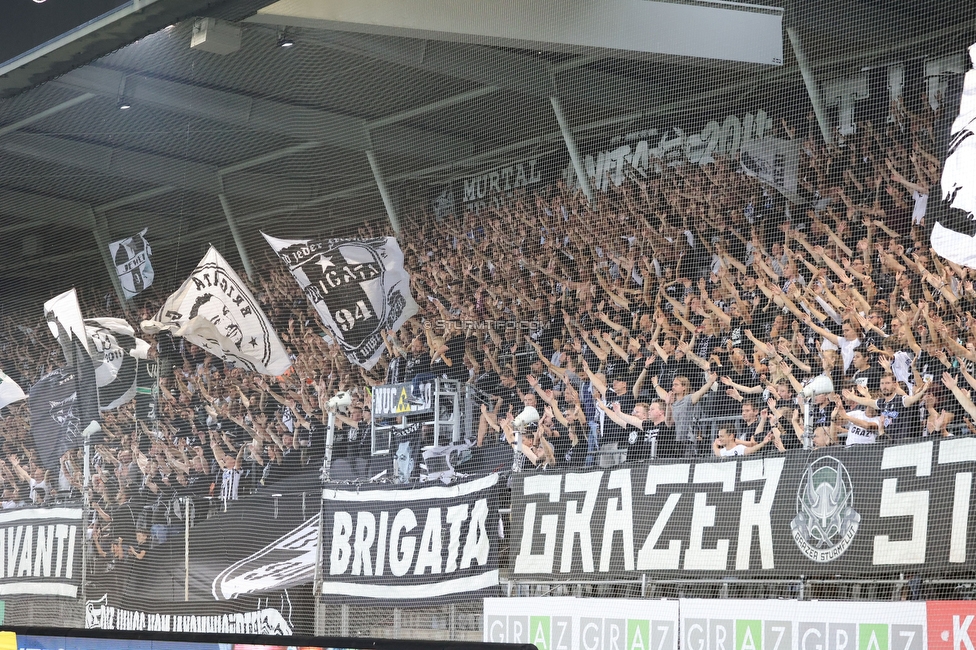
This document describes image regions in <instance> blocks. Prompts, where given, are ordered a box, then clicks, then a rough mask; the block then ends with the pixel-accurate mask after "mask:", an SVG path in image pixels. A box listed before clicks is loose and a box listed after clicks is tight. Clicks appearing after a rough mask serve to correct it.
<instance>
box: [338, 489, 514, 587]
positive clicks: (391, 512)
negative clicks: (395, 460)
mask: <svg viewBox="0 0 976 650" xmlns="http://www.w3.org/2000/svg"><path fill="white" fill-rule="evenodd" d="M497 486H498V474H491V475H489V476H486V477H483V478H480V479H477V480H474V481H469V482H467V483H456V484H454V485H450V486H445V485H431V486H429V487H415V486H410V487H404V488H401V489H358V488H357V489H353V490H340V489H331V488H329V489H326V490H325V491H324V492H323V496H322V517H323V524H322V549H323V550H322V555H323V557H322V567H323V568H322V579H323V582H322V598H323V600H327V601H337V602H350V601H354V600H358V601H368V602H370V603H378V602H386V603H393V604H429V603H432V602H437V601H451V602H456V601H458V600H464V599H475V598H480V597H483V596H490V595H493V594H495V593H497V590H498V495H497Z"/></svg>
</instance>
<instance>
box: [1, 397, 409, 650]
mask: <svg viewBox="0 0 976 650" xmlns="http://www.w3.org/2000/svg"><path fill="white" fill-rule="evenodd" d="M393 412H394V413H409V412H410V402H409V400H407V389H406V388H401V389H400V399H398V400H397V405H396V408H395V409H393ZM0 650H2V648H0Z"/></svg>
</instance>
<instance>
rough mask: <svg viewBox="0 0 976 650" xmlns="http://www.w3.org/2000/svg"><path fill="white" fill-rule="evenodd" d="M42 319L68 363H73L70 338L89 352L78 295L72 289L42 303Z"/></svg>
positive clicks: (72, 349)
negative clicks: (74, 339)
mask: <svg viewBox="0 0 976 650" xmlns="http://www.w3.org/2000/svg"><path fill="white" fill-rule="evenodd" d="M44 317H45V318H47V326H48V327H49V328H50V329H51V334H53V335H54V338H55V339H57V341H58V343H60V344H61V350H62V351H63V352H64V358H65V359H67V361H68V363H74V345H73V343H72V340H71V339H72V337H74V338H76V339H78V341H79V342H80V343H81V345H82V346H83V347H84V348H85V352H86V353H87V352H89V350H88V334H87V332H86V331H85V318H84V317H83V316H82V315H81V307H79V306H78V294H76V293H75V290H74V289H71V290H69V291H65V292H64V293H62V294H59V295H57V296H55V297H53V298H51V299H50V300H48V301H47V302H46V303H44Z"/></svg>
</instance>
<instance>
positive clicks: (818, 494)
mask: <svg viewBox="0 0 976 650" xmlns="http://www.w3.org/2000/svg"><path fill="white" fill-rule="evenodd" d="M974 463H976V439H971V438H959V439H950V440H944V441H941V442H935V441H931V440H929V441H924V442H918V443H911V444H902V445H895V446H882V445H857V446H855V447H843V448H832V449H825V450H820V451H813V452H804V451H802V450H798V451H794V452H789V453H786V454H776V455H773V454H766V455H765V457H764V458H760V459H751V458H750V459H745V460H718V459H716V460H715V461H714V462H710V461H705V462H699V463H688V462H667V463H666V462H655V463H652V464H647V465H645V464H641V465H636V464H635V465H630V466H621V467H618V468H614V469H604V470H593V471H587V472H567V473H555V472H548V473H545V474H537V475H532V474H517V475H515V477H514V478H515V480H514V481H513V487H512V528H513V530H512V531H511V533H512V534H511V536H510V539H511V543H512V554H513V556H514V560H513V562H512V574H513V578H515V579H530V580H531V579H539V580H543V581H551V580H554V579H556V580H601V579H607V578H626V579H632V580H637V581H639V580H641V577H642V575H654V574H657V575H658V576H660V577H671V578H673V577H676V576H689V577H713V578H714V577H721V576H742V577H750V578H768V577H774V576H775V577H776V578H791V577H799V576H811V575H820V574H830V575H831V576H834V575H849V576H855V575H857V576H860V575H865V574H876V575H878V574H897V573H909V572H911V573H927V574H933V573H938V574H954V575H958V574H972V573H973V558H974V553H976V545H974V533H976V530H974V526H973V524H974V519H976V517H970V516H969V512H970V509H971V507H972V503H971V502H972V491H971V490H970V484H971V481H972V473H973V469H974V466H976V465H974ZM970 549H972V551H971V550H970Z"/></svg>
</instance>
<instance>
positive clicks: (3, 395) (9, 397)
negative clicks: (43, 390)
mask: <svg viewBox="0 0 976 650" xmlns="http://www.w3.org/2000/svg"><path fill="white" fill-rule="evenodd" d="M22 399H27V394H26V393H24V389H23V388H21V387H20V384H18V383H17V382H15V381H14V380H13V379H11V378H10V377H8V376H7V373H5V372H4V371H2V370H0V409H2V408H3V407H5V406H7V405H8V404H13V403H14V402H19V401H20V400H22Z"/></svg>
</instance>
